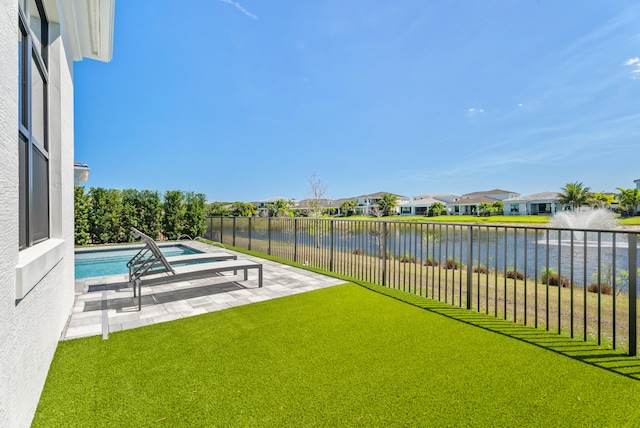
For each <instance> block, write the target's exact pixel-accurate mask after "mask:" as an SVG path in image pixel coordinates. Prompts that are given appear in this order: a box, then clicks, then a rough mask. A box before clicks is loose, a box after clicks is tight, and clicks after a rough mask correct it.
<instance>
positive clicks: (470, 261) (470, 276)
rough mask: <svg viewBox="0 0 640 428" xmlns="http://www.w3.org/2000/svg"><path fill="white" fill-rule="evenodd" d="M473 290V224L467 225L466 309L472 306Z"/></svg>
mask: <svg viewBox="0 0 640 428" xmlns="http://www.w3.org/2000/svg"><path fill="white" fill-rule="evenodd" d="M472 291H473V226H468V227H467V309H471V306H472V300H473V299H472V297H473V296H472Z"/></svg>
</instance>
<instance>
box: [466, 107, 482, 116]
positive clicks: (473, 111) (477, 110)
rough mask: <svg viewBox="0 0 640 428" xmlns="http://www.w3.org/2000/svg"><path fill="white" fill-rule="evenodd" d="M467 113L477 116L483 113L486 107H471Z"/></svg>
mask: <svg viewBox="0 0 640 428" xmlns="http://www.w3.org/2000/svg"><path fill="white" fill-rule="evenodd" d="M467 113H468V114H469V116H475V115H477V114H481V113H484V109H482V108H473V107H472V108H470V109H469V110H467Z"/></svg>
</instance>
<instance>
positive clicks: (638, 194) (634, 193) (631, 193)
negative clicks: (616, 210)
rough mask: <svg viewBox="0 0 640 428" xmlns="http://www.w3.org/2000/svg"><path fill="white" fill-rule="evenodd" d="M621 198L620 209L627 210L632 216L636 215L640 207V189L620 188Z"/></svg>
mask: <svg viewBox="0 0 640 428" xmlns="http://www.w3.org/2000/svg"><path fill="white" fill-rule="evenodd" d="M618 190H619V191H620V196H619V197H618V199H619V201H620V207H621V208H623V209H626V210H627V214H628V215H630V216H633V215H636V210H637V208H638V205H640V189H637V188H636V189H623V188H621V187H618Z"/></svg>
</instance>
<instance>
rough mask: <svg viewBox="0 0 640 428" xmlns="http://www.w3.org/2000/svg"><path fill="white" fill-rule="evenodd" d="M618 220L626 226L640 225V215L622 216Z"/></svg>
mask: <svg viewBox="0 0 640 428" xmlns="http://www.w3.org/2000/svg"><path fill="white" fill-rule="evenodd" d="M618 221H619V222H620V224H622V225H624V226H640V216H635V217H627V218H621V219H619V220H618Z"/></svg>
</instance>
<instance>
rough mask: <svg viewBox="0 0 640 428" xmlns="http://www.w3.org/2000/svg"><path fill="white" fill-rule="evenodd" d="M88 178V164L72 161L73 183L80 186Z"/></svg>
mask: <svg viewBox="0 0 640 428" xmlns="http://www.w3.org/2000/svg"><path fill="white" fill-rule="evenodd" d="M88 180H89V166H88V165H87V164H84V163H78V162H74V164H73V184H74V185H75V186H80V185H82V183H84V182H86V181H88Z"/></svg>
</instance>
